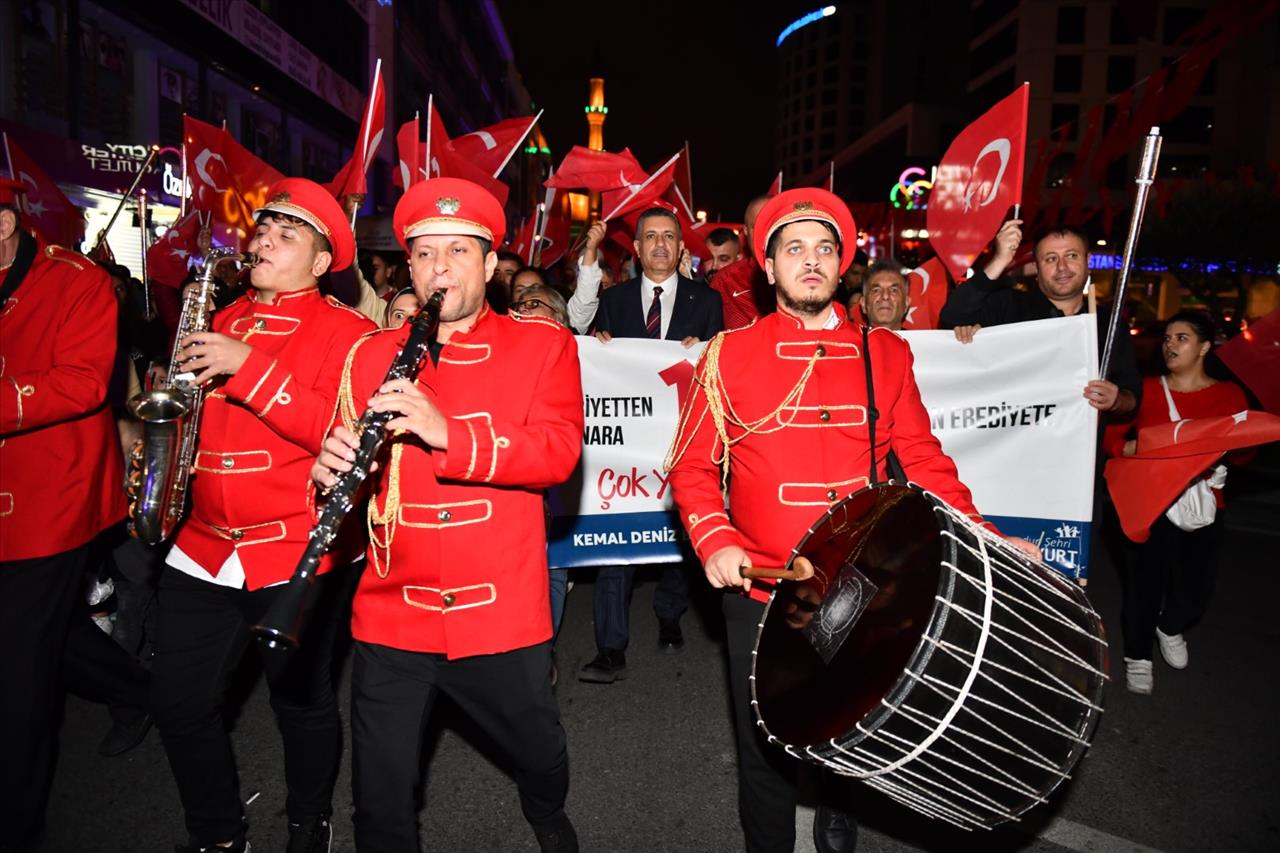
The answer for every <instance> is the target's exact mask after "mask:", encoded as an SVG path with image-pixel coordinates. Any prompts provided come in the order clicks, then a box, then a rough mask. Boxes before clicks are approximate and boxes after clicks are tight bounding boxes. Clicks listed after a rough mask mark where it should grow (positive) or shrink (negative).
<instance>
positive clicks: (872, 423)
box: [862, 326, 880, 485]
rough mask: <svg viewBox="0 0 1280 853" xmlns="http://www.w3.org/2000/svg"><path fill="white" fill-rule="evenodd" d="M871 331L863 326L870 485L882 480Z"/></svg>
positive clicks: (878, 415)
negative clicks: (879, 464)
mask: <svg viewBox="0 0 1280 853" xmlns="http://www.w3.org/2000/svg"><path fill="white" fill-rule="evenodd" d="M869 337H870V335H869V333H868V331H867V327H866V326H863V327H862V363H863V365H865V366H866V369H867V437H868V439H869V440H870V442H871V476H870V478H869V479H868V480H867V483H868V484H869V485H874V484H876V483H878V482H880V476H879V473H878V472H877V470H876V421H878V420H879V419H880V412H879V410H877V409H876V387H875V381H874V380H873V379H872V378H871V346H870V341H869Z"/></svg>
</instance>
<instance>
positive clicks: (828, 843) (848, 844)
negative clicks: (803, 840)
mask: <svg viewBox="0 0 1280 853" xmlns="http://www.w3.org/2000/svg"><path fill="white" fill-rule="evenodd" d="M813 846H814V847H815V848H817V850H818V853H853V851H854V850H856V849H857V848H858V822H857V821H856V820H854V819H853V815H851V814H848V813H846V812H842V811H837V810H836V809H833V808H831V807H830V806H818V809H817V811H815V812H814V813H813Z"/></svg>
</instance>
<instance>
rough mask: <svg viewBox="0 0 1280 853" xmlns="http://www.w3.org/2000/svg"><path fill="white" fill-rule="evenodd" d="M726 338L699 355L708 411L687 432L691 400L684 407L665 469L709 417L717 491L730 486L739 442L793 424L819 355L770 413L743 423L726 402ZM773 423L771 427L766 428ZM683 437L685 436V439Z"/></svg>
mask: <svg viewBox="0 0 1280 853" xmlns="http://www.w3.org/2000/svg"><path fill="white" fill-rule="evenodd" d="M724 339H725V334H724V333H723V332H721V333H720V334H718V335H716V336H715V337H714V338H712V339H711V342H710V343H709V344H707V349H706V351H705V352H704V353H703V354H702V363H701V368H702V369H701V371H700V373H701V378H699V376H698V375H697V374H695V375H694V380H693V381H694V382H695V383H696V384H697V385H699V386H701V388H702V391H703V393H704V394H706V397H707V409H706V412H703V414H702V416H701V417H700V418H699V419H698V423H696V424H694V425H693V427H692V428H691V429H690V428H689V423H688V422H689V418H690V417H691V415H692V412H693V405H692V400H691V402H690V405H688V406H686V407H685V411H684V412H682V413H681V415H680V423H679V425H678V427H677V429H676V437H675V440H674V441H673V442H672V444H671V449H670V451H668V452H667V458H666V462H665V463H664V464H665V467H666V469H667V470H668V471H670V470H671V468H672V466H674V465H675V463H676V462H678V461H679V460H680V458H681V457H682V456H684V454H685V451H686V450H688V449H689V445H690V444H691V443H692V442H693V436H694V435H695V434H697V432H698V430H699V429H700V428H701V426H702V421H703V419H705V418H706V415H707V413H708V412H709V413H710V414H711V423H712V425H713V426H714V427H715V430H716V438H717V439H719V445H720V447H721V451H720V453H719V455H717V453H716V445H715V444H712V446H711V461H712V462H713V463H715V464H716V465H718V466H720V490H721V491H724V490H725V489H727V488H728V486H729V461H730V458H729V457H730V449H731V448H732V447H733V445H735V444H737V443H738V442H740V441H742V440H743V439H745V438H746V437H747V436H749V435H767V434H768V433H771V432H777V431H778V430H782V429H786V428H787V427H788V426H790V425H791V423H792V422H793V421H794V420H795V418H796V415H797V413H798V411H799V409H798V406H799V403H800V400H801V399H802V398H803V397H804V389H805V386H807V385H808V384H809V377H811V376H813V368H814V365H816V364H817V363H818V351H817V349H816V348H815V349H814V352H813V355H811V356H809V361H808V363H807V364H805V366H804V372H803V373H801V374H800V378H799V379H798V380H796V384H795V385H793V386H792V388H791V390H790V391H788V392H787V394H786V396H784V397H783V398H782V402H780V403H779V404H778V405H777V407H776V408H774V410H773V411H771V412H769V413H768V414H765V415H763V416H761V417H760V418H757V419H756V420H753V421H746V420H744V419H743V418H742V416H740V415H739V414H738V412H737V410H735V409H734V407H733V401H732V400H730V399H729V392H728V389H727V388H725V385H724V379H723V377H722V376H721V373H720V350H721V347H722V346H723V345H724ZM788 408H790V409H791V414H790V415H789V416H788V417H787V418H786V420H783V418H782V413H783V412H784V411H785V410H786V409H788ZM770 422H773V423H772V425H769V424H770ZM730 426H733V427H735V428H737V429H738V430H741V432H740V433H739V434H738V436H737V437H735V438H730V436H729V427H730ZM686 435H687V436H688V437H687V439H686Z"/></svg>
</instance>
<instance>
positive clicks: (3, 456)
mask: <svg viewBox="0 0 1280 853" xmlns="http://www.w3.org/2000/svg"><path fill="white" fill-rule="evenodd" d="M23 191H24V187H23V184H22V183H21V182H19V181H9V180H0V649H3V650H4V656H3V662H2V663H0V693H2V694H3V697H4V698H3V700H0V849H4V850H9V849H13V850H28V849H34V845H36V844H38V841H39V836H40V831H41V825H42V822H43V814H44V805H45V795H46V794H47V792H48V790H49V783H50V781H51V779H52V776H53V766H54V761H53V757H54V745H53V738H54V733H55V730H56V726H57V724H58V720H59V717H58V713H57V708H58V675H59V672H60V671H61V669H62V666H61V664H62V657H63V649H64V646H65V643H66V639H67V630H68V627H69V625H70V624H71V617H72V612H73V608H74V605H75V602H76V595H77V593H79V592H80V590H81V583H82V581H83V579H84V572H85V568H86V564H87V563H88V560H89V549H90V543H91V542H92V540H93V539H94V538H95V537H96V536H97V535H98V534H99V533H101V532H102V531H103V530H105V529H106V528H107V527H109V526H111V525H112V524H115V523H116V522H118V521H120V520H121V519H122V518H124V515H125V502H124V491H123V489H122V488H121V481H120V474H121V471H122V470H123V466H124V462H123V460H122V459H121V457H120V444H119V439H118V438H117V436H116V425H115V420H114V419H113V418H112V416H111V407H110V406H109V405H108V404H107V401H106V397H107V384H108V382H109V380H110V377H111V369H112V366H113V365H114V363H115V353H116V298H115V294H114V292H113V290H112V286H111V279H110V277H109V276H108V275H107V273H106V271H105V270H103V269H102V268H101V267H99V266H97V265H96V264H94V263H93V261H91V260H89V259H88V258H86V257H84V256H83V255H80V254H77V253H76V252H73V251H71V250H69V249H64V248H63V247H61V246H53V245H48V244H46V243H45V242H44V241H43V240H42V239H40V238H38V237H33V236H32V235H31V234H29V233H27V232H26V231H24V230H23V229H22V214H21V208H20V205H19V199H20V196H21V194H22V193H23Z"/></svg>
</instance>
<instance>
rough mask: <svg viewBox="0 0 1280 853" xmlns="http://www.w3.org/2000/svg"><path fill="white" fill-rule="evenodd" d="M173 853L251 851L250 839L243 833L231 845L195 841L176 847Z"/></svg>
mask: <svg viewBox="0 0 1280 853" xmlns="http://www.w3.org/2000/svg"><path fill="white" fill-rule="evenodd" d="M173 853H250V850H249V842H248V840H247V839H245V837H244V836H243V835H242V836H240V837H239V838H237V839H236V840H235V842H233V843H232V845H231V846H230V847H219V846H218V845H217V844H209V845H205V846H201V845H199V844H196V843H194V842H193V843H191V844H183V845H181V846H179V847H174V848H173Z"/></svg>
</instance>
